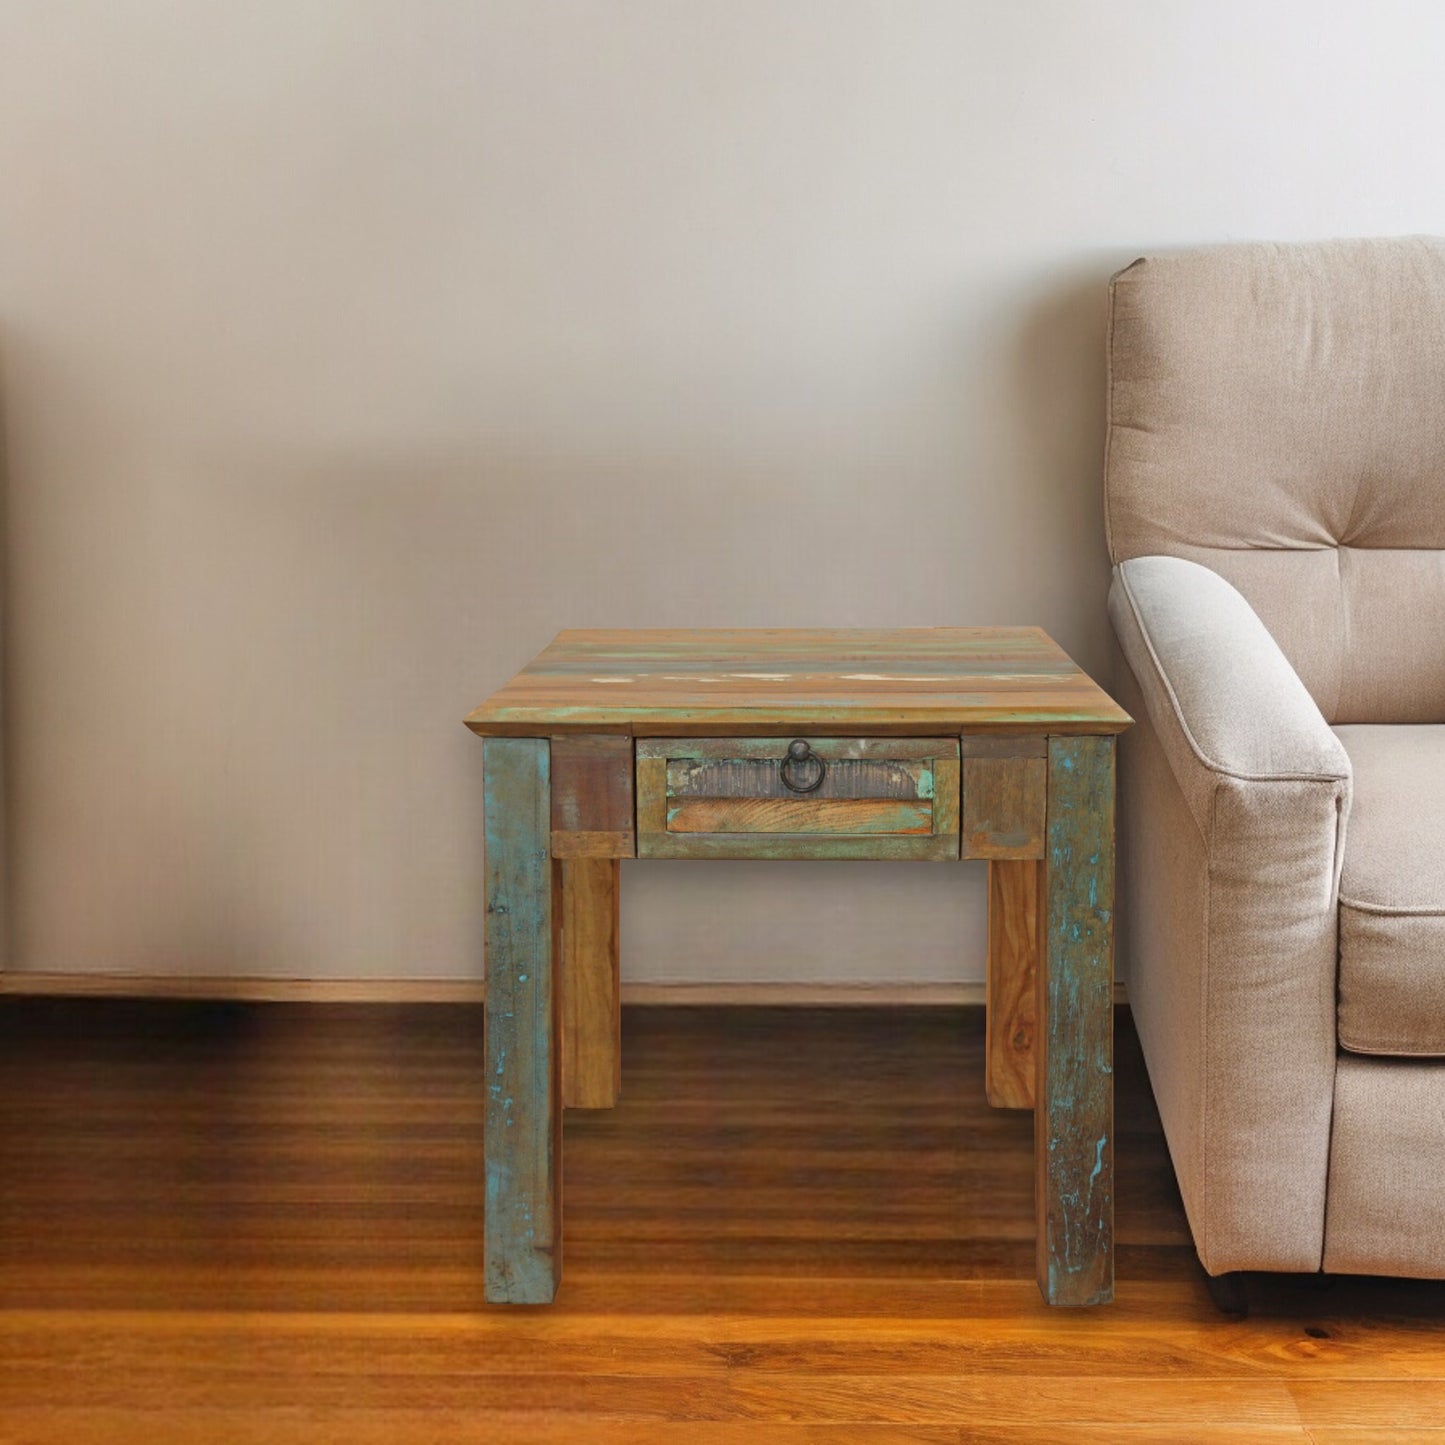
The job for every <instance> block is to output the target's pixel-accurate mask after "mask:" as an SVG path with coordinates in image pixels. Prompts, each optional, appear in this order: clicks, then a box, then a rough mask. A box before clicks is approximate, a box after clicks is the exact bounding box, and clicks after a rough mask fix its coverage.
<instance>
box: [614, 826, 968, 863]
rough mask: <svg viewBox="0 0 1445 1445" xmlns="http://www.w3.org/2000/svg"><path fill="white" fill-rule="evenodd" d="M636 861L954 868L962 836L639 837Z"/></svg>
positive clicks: (779, 835)
mask: <svg viewBox="0 0 1445 1445" xmlns="http://www.w3.org/2000/svg"><path fill="white" fill-rule="evenodd" d="M637 856H638V857H639V858H692V859H700V858H736V859H748V858H756V859H762V860H772V861H774V862H787V861H790V860H799V859H809V858H812V859H834V860H837V861H850V860H851V861H860V860H861V861H866V860H870V859H871V860H879V861H883V862H911V863H949V862H956V861H957V860H958V834H957V833H953V834H948V835H943V836H936V835H934V834H932V833H831V834H830V833H669V832H666V831H663V832H661V833H644V832H639V833H638V835H637Z"/></svg>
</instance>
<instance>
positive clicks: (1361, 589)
mask: <svg viewBox="0 0 1445 1445" xmlns="http://www.w3.org/2000/svg"><path fill="white" fill-rule="evenodd" d="M1105 509H1106V518H1107V526H1108V533H1109V549H1110V553H1111V556H1112V557H1113V560H1114V561H1115V562H1120V561H1123V560H1125V559H1126V558H1129V557H1139V556H1148V555H1152V554H1158V553H1163V554H1167V555H1172V556H1179V557H1188V558H1191V559H1192V560H1194V561H1196V562H1201V563H1203V564H1204V565H1205V566H1207V567H1211V568H1213V569H1214V570H1215V571H1216V572H1218V573H1220V574H1221V575H1222V576H1224V577H1225V578H1226V579H1227V580H1228V581H1230V582H1231V583H1233V584H1234V586H1235V587H1237V588H1238V589H1239V590H1240V591H1241V592H1242V593H1243V594H1244V595H1245V597H1246V598H1248V599H1249V601H1250V603H1251V604H1252V605H1253V606H1254V608H1255V610H1256V611H1257V612H1258V613H1259V615H1260V617H1261V619H1262V620H1263V622H1264V624H1265V626H1266V627H1268V628H1269V630H1270V632H1271V633H1272V634H1273V635H1274V637H1275V640H1276V641H1277V642H1278V643H1279V645H1280V647H1281V648H1282V649H1283V651H1284V653H1285V655H1286V656H1287V657H1288V658H1289V659H1290V661H1291V662H1292V663H1293V664H1294V666H1295V668H1296V669H1297V670H1298V672H1299V674H1300V676H1301V678H1302V679H1303V681H1304V683H1305V686H1306V687H1308V688H1309V690H1310V692H1311V694H1312V695H1313V697H1314V699H1315V701H1316V703H1318V705H1319V707H1320V709H1321V711H1322V712H1323V713H1324V714H1325V716H1326V717H1327V718H1328V719H1329V720H1330V721H1331V722H1337V723H1340V722H1442V721H1445V238H1432V237H1412V238H1406V239H1399V240H1376V241H1330V242H1323V243H1318V244H1311V245H1269V244H1249V245H1230V246H1219V247H1214V248H1211V249H1208V250H1200V251H1190V252H1181V253H1177V254H1174V255H1166V256H1159V257H1149V258H1146V259H1144V260H1140V261H1136V262H1135V263H1134V264H1133V265H1132V266H1130V267H1128V268H1127V269H1126V270H1124V271H1121V272H1120V273H1119V275H1117V276H1116V277H1115V278H1114V282H1113V286H1112V290H1111V306H1110V325H1109V431H1108V448H1107V454H1106V462H1105Z"/></svg>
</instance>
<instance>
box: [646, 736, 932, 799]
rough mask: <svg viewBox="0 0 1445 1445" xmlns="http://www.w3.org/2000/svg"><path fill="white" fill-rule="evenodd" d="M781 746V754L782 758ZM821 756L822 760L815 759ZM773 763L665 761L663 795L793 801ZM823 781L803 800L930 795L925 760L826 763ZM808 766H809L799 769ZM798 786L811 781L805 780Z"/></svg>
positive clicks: (766, 760)
mask: <svg viewBox="0 0 1445 1445" xmlns="http://www.w3.org/2000/svg"><path fill="white" fill-rule="evenodd" d="M786 750H787V749H786V745H785V746H784V749H783V751H784V752H786ZM820 756H821V755H820ZM782 761H783V758H782V756H781V755H780V756H779V757H777V758H714V759H710V760H708V761H706V762H694V761H692V760H690V759H685V758H676V759H669V761H668V764H667V791H668V794H669V796H671V797H674V798H688V797H692V798H796V797H798V796H799V795H798V791H797V789H796V788H790V787H789V786H788V785H787V784H786V783H785V782H784V781H783V778H782V771H781V763H782ZM823 761H824V763H825V764H826V766H827V771H826V772H825V773H824V774H823V781H822V782H821V783H820V784H819V785H818V786H817V787H816V788H815V789H814V790H813V791H812V792H811V793H809V794H808V795H807V796H808V797H810V798H815V799H818V800H820V801H821V800H823V799H825V798H927V797H931V796H932V793H933V770H932V765H931V760H930V759H921V760H919V761H918V762H901V761H898V762H895V761H891V760H884V761H865V760H863V759H859V758H842V759H836V760H834V761H832V762H829V761H828V759H827V758H826V757H825V758H824V759H823ZM804 766H810V765H804ZM795 780H798V781H811V777H805V778H803V779H801V780H799V779H796V777H795Z"/></svg>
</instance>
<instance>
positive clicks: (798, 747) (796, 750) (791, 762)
mask: <svg viewBox="0 0 1445 1445" xmlns="http://www.w3.org/2000/svg"><path fill="white" fill-rule="evenodd" d="M801 763H813V764H814V765H815V766H816V767H817V769H818V776H817V777H816V778H814V779H813V781H812V782H811V783H795V782H794V781H793V779H792V776H791V772H792V769H794V768H795V767H797V766H798V765H799V764H801ZM827 775H828V765H827V763H825V762H824V761H823V760H822V758H820V757H819V756H818V755H817V753H815V752H814V751H813V750H812V748H810V747H809V746H808V744H807V743H806V742H804V741H803V739H802V738H797V739H795V740H794V741H793V742H790V743H789V744H788V756H787V757H785V758H784V759H783V760H782V762H780V763H779V764H778V777H779V778H780V779H781V780H782V784H783V786H784V787H785V788H786V789H787V790H788V791H789V792H790V793H816V792H817V791H818V789H819V788H821V787H822V786H823V779H824V778H825V777H826V776H827Z"/></svg>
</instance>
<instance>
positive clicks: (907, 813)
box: [667, 796, 933, 833]
mask: <svg viewBox="0 0 1445 1445" xmlns="http://www.w3.org/2000/svg"><path fill="white" fill-rule="evenodd" d="M667 830H668V832H669V833H931V832H933V803H932V801H927V802H922V803H897V802H893V801H891V800H889V799H877V800H875V799H861V800H860V799H853V798H824V799H822V800H820V801H817V802H815V801H814V800H813V798H812V797H811V796H809V797H806V798H796V797H795V798H686V799H684V800H682V801H681V802H678V801H676V800H673V801H672V802H671V803H670V805H669V807H668V810H667Z"/></svg>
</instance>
